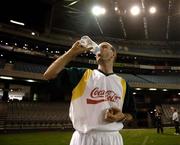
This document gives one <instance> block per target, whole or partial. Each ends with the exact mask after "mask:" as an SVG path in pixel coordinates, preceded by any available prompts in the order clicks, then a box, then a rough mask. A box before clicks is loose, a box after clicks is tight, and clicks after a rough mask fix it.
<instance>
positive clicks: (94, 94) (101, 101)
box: [69, 69, 126, 133]
mask: <svg viewBox="0 0 180 145" xmlns="http://www.w3.org/2000/svg"><path fill="white" fill-rule="evenodd" d="M125 92H126V82H125V80H124V79H122V78H121V77H119V76H118V75H116V74H111V75H108V76H106V75H105V74H103V73H102V72H100V71H98V70H90V69H87V70H86V71H85V73H84V75H83V77H82V78H81V80H80V82H79V83H78V85H77V86H76V87H75V88H74V89H73V92H72V99H71V104H70V110H69V116H70V118H71V121H72V123H73V127H74V128H75V129H76V130H77V131H79V132H82V133H87V132H89V131H92V130H97V131H119V130H121V129H122V128H123V124H122V123H121V122H113V123H109V122H106V121H105V120H104V112H105V110H106V109H108V108H110V107H117V108H119V109H120V110H122V107H123V102H124V97H125Z"/></svg>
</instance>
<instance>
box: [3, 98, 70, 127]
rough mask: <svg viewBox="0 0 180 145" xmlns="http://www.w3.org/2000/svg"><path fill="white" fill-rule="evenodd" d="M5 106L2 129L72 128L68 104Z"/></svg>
mask: <svg viewBox="0 0 180 145" xmlns="http://www.w3.org/2000/svg"><path fill="white" fill-rule="evenodd" d="M6 105H7V110H6V112H7V114H6V117H5V120H4V123H5V124H4V129H41V128H47V129H51V128H56V129H58V128H59V129H67V128H72V125H71V122H70V119H69V116H68V108H69V104H68V103H60V102H59V103H42V102H41V103H37V102H9V103H7V104H6ZM1 127H2V126H1Z"/></svg>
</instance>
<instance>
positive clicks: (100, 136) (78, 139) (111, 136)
mask: <svg viewBox="0 0 180 145" xmlns="http://www.w3.org/2000/svg"><path fill="white" fill-rule="evenodd" d="M70 145H123V139H122V136H121V134H120V133H119V132H103V131H101V132H99V131H91V132H89V133H80V132H78V131H75V132H74V133H73V136H72V138H71V142H70Z"/></svg>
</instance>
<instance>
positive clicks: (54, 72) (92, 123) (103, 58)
mask: <svg viewBox="0 0 180 145" xmlns="http://www.w3.org/2000/svg"><path fill="white" fill-rule="evenodd" d="M99 48H100V51H99V52H98V53H97V54H96V61H97V64H98V67H97V69H94V70H92V69H89V68H76V67H71V68H65V66H66V65H67V64H68V63H69V62H70V61H71V60H73V59H74V58H75V57H76V56H78V55H79V54H81V53H84V52H87V51H90V49H92V48H85V47H84V46H82V45H81V43H80V41H79V40H78V41H76V42H75V43H74V44H73V45H72V47H71V48H70V49H69V50H68V51H67V52H65V53H64V54H63V55H62V56H60V57H59V58H57V59H56V60H55V61H54V62H53V63H52V64H51V65H50V66H49V68H48V69H47V70H46V72H45V73H44V77H45V78H46V79H47V80H52V82H54V84H62V86H60V87H65V86H68V88H69V91H71V92H72V98H71V103H70V109H69V116H70V118H71V121H72V124H73V127H74V129H75V132H74V133H73V136H72V138H71V142H70V145H123V140H122V137H121V135H120V133H119V130H121V129H122V128H123V123H124V122H129V121H131V120H132V119H133V116H135V115H134V114H135V110H136V109H135V102H134V98H133V96H132V95H131V94H130V91H129V90H130V88H129V85H128V84H127V82H126V81H125V80H124V79H123V78H121V77H120V76H118V75H116V74H115V73H114V72H113V64H114V62H115V59H116V55H117V53H116V49H115V48H114V47H113V46H112V45H111V44H110V43H108V42H102V43H101V44H99ZM62 81H63V82H62Z"/></svg>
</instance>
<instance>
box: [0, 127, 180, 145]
mask: <svg viewBox="0 0 180 145" xmlns="http://www.w3.org/2000/svg"><path fill="white" fill-rule="evenodd" d="M173 133H174V128H164V134H157V133H156V129H123V130H122V131H121V134H122V136H123V139H124V145H180V135H179V136H177V135H174V134H173ZM71 135H72V132H62V131H43V132H42V131H41V132H40V131H39V132H34V133H32V132H31V133H6V134H0V145H69V141H70V139H71Z"/></svg>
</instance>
